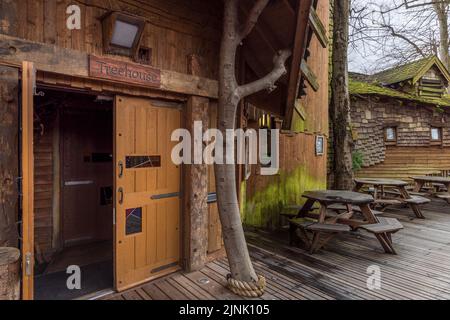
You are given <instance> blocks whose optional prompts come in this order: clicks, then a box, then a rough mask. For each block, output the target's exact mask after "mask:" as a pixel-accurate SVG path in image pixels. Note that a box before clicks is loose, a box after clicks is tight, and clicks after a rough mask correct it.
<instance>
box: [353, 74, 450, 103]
mask: <svg viewBox="0 0 450 320" xmlns="http://www.w3.org/2000/svg"><path fill="white" fill-rule="evenodd" d="M349 92H350V94H351V95H358V94H359V95H376V96H385V97H392V98H397V99H402V100H409V101H415V102H420V103H424V104H428V105H435V106H439V107H450V98H448V97H447V96H444V97H442V98H440V99H438V98H422V97H418V96H414V95H411V94H407V93H403V92H400V91H397V90H393V89H389V88H385V87H382V86H379V85H377V84H375V83H366V82H360V81H355V80H350V81H349Z"/></svg>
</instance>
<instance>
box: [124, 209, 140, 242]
mask: <svg viewBox="0 0 450 320" xmlns="http://www.w3.org/2000/svg"><path fill="white" fill-rule="evenodd" d="M125 214H126V224H125V234H126V235H130V234H136V233H140V232H142V208H132V209H127V210H126V211H125Z"/></svg>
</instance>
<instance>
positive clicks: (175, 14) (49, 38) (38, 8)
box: [2, 0, 221, 79]
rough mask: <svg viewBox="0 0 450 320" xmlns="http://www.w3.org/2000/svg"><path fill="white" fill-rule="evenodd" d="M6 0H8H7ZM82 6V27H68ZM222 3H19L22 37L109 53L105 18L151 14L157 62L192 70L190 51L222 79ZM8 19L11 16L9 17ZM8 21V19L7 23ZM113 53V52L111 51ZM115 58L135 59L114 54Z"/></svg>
mask: <svg viewBox="0 0 450 320" xmlns="http://www.w3.org/2000/svg"><path fill="white" fill-rule="evenodd" d="M2 1H3V0H2ZM71 4H77V5H78V6H79V7H80V9H81V29H80V30H68V29H67V27H66V20H67V18H68V16H69V15H68V14H67V13H66V9H67V7H68V6H69V5H71ZM218 4H219V5H220V2H216V1H201V0H194V1H189V2H186V1H183V0H164V1H163V0H148V1H137V0H129V1H120V0H119V1H102V0H93V1H76V3H74V2H73V1H70V0H59V1H54V0H21V1H17V21H18V30H17V35H18V37H20V38H23V39H27V40H32V41H36V42H42V43H47V44H52V45H56V46H58V47H62V48H67V49H74V50H79V51H83V52H87V53H90V54H95V55H100V56H101V55H105V54H103V48H102V47H103V45H102V28H101V17H102V16H103V15H104V14H105V13H107V12H109V11H112V10H117V11H124V12H129V13H131V14H136V15H139V16H142V17H144V18H146V20H147V23H146V27H145V31H144V36H143V39H142V42H141V45H142V46H144V47H148V48H151V50H152V55H151V65H152V66H154V67H157V68H161V69H164V70H171V71H177V72H181V73H187V58H186V57H187V55H190V54H196V55H198V56H201V57H203V58H204V66H202V67H203V69H204V70H205V71H204V73H205V76H208V77H210V78H213V79H214V78H216V75H217V61H218V59H217V56H218V52H219V41H220V31H221V16H220V14H221V11H220V10H217V5H218ZM7 19H8V17H6V20H7ZM2 23H4V24H8V21H2ZM105 56H110V55H105ZM113 57H114V58H115V59H120V60H130V59H129V58H126V57H120V56H113Z"/></svg>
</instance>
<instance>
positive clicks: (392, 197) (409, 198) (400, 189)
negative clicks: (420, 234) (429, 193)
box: [353, 178, 430, 219]
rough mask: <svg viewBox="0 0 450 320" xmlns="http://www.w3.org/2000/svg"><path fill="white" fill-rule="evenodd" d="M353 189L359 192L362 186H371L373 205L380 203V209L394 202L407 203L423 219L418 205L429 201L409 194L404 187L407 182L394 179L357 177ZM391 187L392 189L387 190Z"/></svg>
mask: <svg viewBox="0 0 450 320" xmlns="http://www.w3.org/2000/svg"><path fill="white" fill-rule="evenodd" d="M355 183H356V186H355V188H354V190H353V191H355V192H359V191H360V190H361V189H362V187H364V186H373V187H374V191H373V197H374V199H375V201H374V205H380V206H381V207H382V209H383V210H384V208H386V207H387V206H389V205H394V204H407V205H409V207H410V208H411V209H412V210H413V212H414V214H415V215H416V217H417V218H419V219H425V216H424V215H423V213H422V211H421V210H420V207H419V205H421V204H425V203H428V202H430V199H427V198H425V197H421V196H416V195H411V194H410V193H409V192H408V190H407V189H406V187H407V186H408V182H406V181H402V180H395V179H377V178H358V179H355ZM387 188H391V189H393V190H387Z"/></svg>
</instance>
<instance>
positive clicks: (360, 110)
mask: <svg viewBox="0 0 450 320" xmlns="http://www.w3.org/2000/svg"><path fill="white" fill-rule="evenodd" d="M351 109H352V110H351V115H352V123H353V128H354V131H355V137H356V141H355V143H356V150H358V151H360V152H361V153H362V154H363V157H364V164H363V165H364V166H365V167H368V166H372V165H375V164H378V163H381V162H383V161H384V159H385V153H386V143H385V141H384V128H385V127H390V126H394V127H397V143H396V146H398V147H429V146H431V145H435V143H434V142H433V143H432V142H431V139H430V138H431V133H430V128H431V127H432V126H435V127H442V135H443V139H442V140H443V141H442V144H441V146H442V147H450V121H449V120H450V108H448V109H447V110H443V109H438V108H436V107H432V106H424V105H417V104H416V103H409V102H405V101H399V100H395V99H391V98H384V99H380V98H377V97H370V96H366V97H355V96H353V97H352V103H351Z"/></svg>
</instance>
